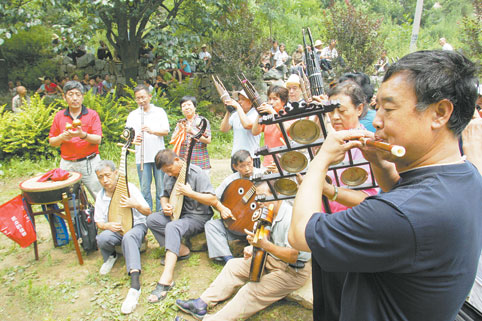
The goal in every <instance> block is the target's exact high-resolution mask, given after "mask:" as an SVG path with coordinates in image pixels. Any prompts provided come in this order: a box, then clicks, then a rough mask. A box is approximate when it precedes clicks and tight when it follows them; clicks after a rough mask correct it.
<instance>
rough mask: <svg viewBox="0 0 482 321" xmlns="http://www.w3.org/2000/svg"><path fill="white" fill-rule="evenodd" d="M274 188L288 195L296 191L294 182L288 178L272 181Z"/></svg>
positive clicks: (296, 187)
mask: <svg viewBox="0 0 482 321" xmlns="http://www.w3.org/2000/svg"><path fill="white" fill-rule="evenodd" d="M274 188H275V190H276V191H277V192H278V193H280V194H283V195H288V196H291V195H295V194H296V191H298V185H297V184H296V182H294V181H292V180H291V179H289V178H280V179H279V180H277V181H276V182H274Z"/></svg>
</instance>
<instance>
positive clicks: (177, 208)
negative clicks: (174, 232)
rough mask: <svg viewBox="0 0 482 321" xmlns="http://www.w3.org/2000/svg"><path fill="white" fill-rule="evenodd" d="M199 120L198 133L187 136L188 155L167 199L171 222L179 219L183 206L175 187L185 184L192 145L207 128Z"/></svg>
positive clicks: (202, 119) (206, 123)
mask: <svg viewBox="0 0 482 321" xmlns="http://www.w3.org/2000/svg"><path fill="white" fill-rule="evenodd" d="M197 119H198V120H199V124H196V126H195V127H196V128H197V129H198V132H197V133H196V134H195V135H193V136H192V137H189V136H188V139H189V140H190V141H189V147H188V153H187V156H186V159H185V160H184V164H183V165H182V168H181V170H180V172H179V175H178V176H177V180H176V183H175V184H174V186H173V188H172V191H171V195H170V197H169V204H171V205H172V207H173V210H172V220H173V221H175V220H178V219H179V217H180V216H181V210H182V207H183V204H184V195H182V194H178V193H177V192H176V190H177V187H178V186H179V185H184V184H186V182H187V176H188V172H189V165H190V164H191V156H192V150H193V149H194V145H195V144H196V142H197V141H198V140H199V138H201V136H203V135H204V132H205V131H206V128H207V127H208V122H207V120H206V119H205V118H197Z"/></svg>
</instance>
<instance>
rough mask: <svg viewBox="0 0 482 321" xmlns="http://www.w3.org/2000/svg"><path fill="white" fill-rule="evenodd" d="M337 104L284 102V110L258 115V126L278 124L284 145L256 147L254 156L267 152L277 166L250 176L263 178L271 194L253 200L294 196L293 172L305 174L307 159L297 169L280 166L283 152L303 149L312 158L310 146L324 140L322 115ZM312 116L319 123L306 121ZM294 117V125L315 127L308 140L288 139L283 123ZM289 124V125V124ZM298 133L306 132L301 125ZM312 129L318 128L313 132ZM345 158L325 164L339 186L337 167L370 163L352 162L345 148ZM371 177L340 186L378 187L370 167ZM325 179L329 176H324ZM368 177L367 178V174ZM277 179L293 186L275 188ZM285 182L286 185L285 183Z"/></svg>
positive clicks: (266, 200)
mask: <svg viewBox="0 0 482 321" xmlns="http://www.w3.org/2000/svg"><path fill="white" fill-rule="evenodd" d="M339 106H340V103H339V101H337V100H326V101H323V102H312V103H309V104H307V103H305V102H301V103H297V102H295V103H291V104H290V103H288V105H287V106H286V107H285V108H284V110H282V111H280V113H279V114H276V115H265V116H262V117H261V118H260V119H259V123H260V124H261V125H273V124H278V125H279V127H280V130H281V133H282V135H283V139H284V142H285V143H286V145H284V146H279V147H274V148H268V146H263V147H260V148H258V149H257V150H256V151H255V155H257V156H267V155H272V156H273V160H274V162H275V164H276V167H277V169H278V173H264V174H258V175H254V176H252V177H251V181H253V182H260V181H266V182H267V183H268V186H269V188H270V190H271V193H272V194H273V196H268V197H267V196H265V195H260V197H256V200H257V201H260V202H269V201H272V200H286V199H292V198H294V197H295V195H296V191H297V189H298V184H297V182H296V175H297V174H301V175H305V174H306V168H307V165H308V162H307V163H306V165H305V166H302V167H303V168H302V169H301V170H296V168H288V169H287V168H286V164H284V165H285V167H283V162H282V160H283V157H284V155H288V153H290V152H295V153H296V152H300V151H303V152H304V153H303V154H302V155H304V156H305V157H306V156H308V157H309V161H311V160H313V158H314V157H315V153H314V152H313V148H314V147H318V146H321V145H323V142H324V141H325V138H326V136H327V130H326V127H325V122H324V118H325V114H326V113H328V112H330V111H333V110H334V109H335V108H337V107H339ZM310 117H311V118H313V117H316V118H317V119H318V120H319V124H316V123H314V122H313V121H311V120H308V119H309V118H310ZM293 120H296V122H293V124H296V123H297V122H299V121H300V120H306V121H308V122H311V123H312V125H311V126H313V125H315V126H317V128H318V129H316V128H315V134H314V135H315V136H317V137H315V138H314V139H308V140H306V141H304V140H303V139H301V140H300V139H298V142H297V141H295V140H290V138H289V135H288V130H290V129H287V128H286V126H285V124H284V123H285V122H287V121H293ZM293 124H292V125H293ZM320 125H321V132H320V131H319V130H320ZM300 127H301V128H300V134H301V136H303V135H304V134H307V133H306V132H305V131H304V129H307V128H303V126H300ZM316 131H318V132H317V133H316ZM291 136H292V137H293V133H291ZM347 153H348V161H343V162H341V163H338V164H335V165H332V166H330V167H329V169H328V171H332V173H333V176H334V179H335V182H330V183H334V184H336V185H337V186H338V187H340V185H341V179H340V175H339V174H338V171H339V170H342V169H345V168H349V167H359V166H363V165H368V166H370V163H369V162H368V161H354V160H353V156H352V151H351V150H349V151H348V152H347ZM368 175H370V177H371V180H368V179H367V180H366V182H364V183H361V184H358V185H356V186H343V187H345V188H350V189H355V190H362V189H367V188H375V187H378V185H376V182H375V177H374V176H373V171H372V170H371V167H370V171H369V174H368ZM327 178H329V177H328V176H327ZM367 178H368V177H367ZM280 182H283V183H284V184H285V183H289V184H288V185H291V186H293V188H292V189H291V190H289V191H286V190H284V191H283V190H281V191H280V189H279V188H277V187H279V185H281V184H280ZM285 185H286V184H285Z"/></svg>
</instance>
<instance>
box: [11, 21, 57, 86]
mask: <svg viewBox="0 0 482 321" xmlns="http://www.w3.org/2000/svg"><path fill="white" fill-rule="evenodd" d="M50 37H51V33H50V31H49V30H48V29H47V28H46V27H44V26H36V27H33V28H31V29H30V30H28V31H27V30H22V31H19V32H18V33H17V34H15V35H13V36H12V38H11V39H8V40H7V41H6V42H5V44H4V45H3V47H2V52H3V56H4V57H5V59H6V61H7V64H8V67H9V74H8V78H9V79H11V80H15V79H20V80H21V81H22V84H24V85H25V86H27V87H28V88H37V87H39V83H40V81H39V79H38V78H39V77H44V76H50V77H54V76H55V75H57V71H58V66H57V65H56V64H55V63H54V62H53V61H52V60H51V58H52V57H53V50H52V47H51V43H50Z"/></svg>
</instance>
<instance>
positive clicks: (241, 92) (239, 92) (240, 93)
mask: <svg viewBox="0 0 482 321" xmlns="http://www.w3.org/2000/svg"><path fill="white" fill-rule="evenodd" d="M239 95H242V96H244V97H246V99H249V97H248V95H247V94H246V92H245V91H244V89H243V90H241V91H238V99H239Z"/></svg>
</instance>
